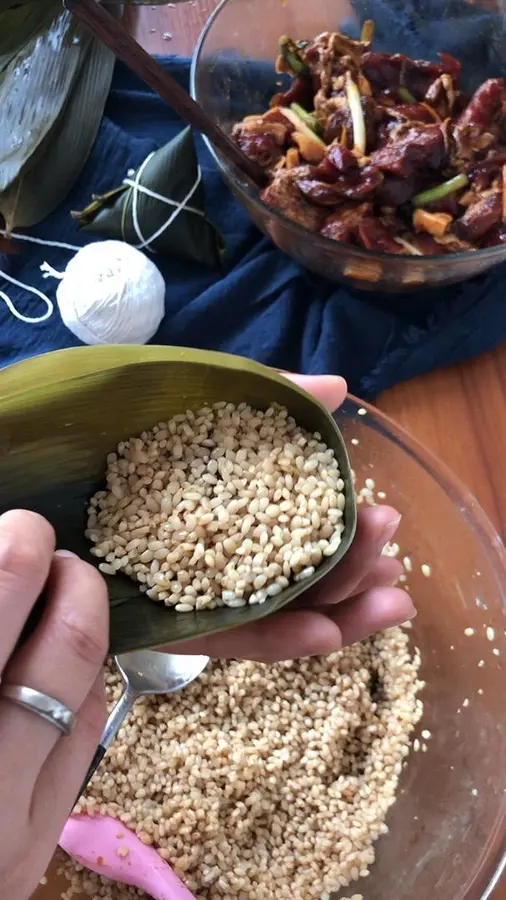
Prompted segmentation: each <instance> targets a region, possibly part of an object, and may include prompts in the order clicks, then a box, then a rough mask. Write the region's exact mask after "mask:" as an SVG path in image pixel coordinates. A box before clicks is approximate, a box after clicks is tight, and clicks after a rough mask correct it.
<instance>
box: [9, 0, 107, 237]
mask: <svg viewBox="0 0 506 900" xmlns="http://www.w3.org/2000/svg"><path fill="white" fill-rule="evenodd" d="M0 3H1V0H0ZM39 5H40V10H39ZM41 10H43V11H44V12H42V11H41ZM39 12H40V21H39V28H38V30H37V29H35V32H34V26H35V22H36V21H37V14H38V13H39ZM116 12H117V14H118V15H119V14H120V7H119V6H118V5H117V6H116ZM2 23H4V24H5V23H10V30H9V35H10V36H9V37H8V38H7V37H6V36H5V32H2V31H0V35H1V37H0V62H1V60H2V59H3V60H4V61H6V60H7V59H8V57H9V56H10V55H12V53H13V51H16V52H15V53H14V56H13V57H12V59H11V60H10V62H8V64H7V65H6V67H5V69H4V72H3V73H1V72H0V108H1V109H2V129H1V130H0V215H1V216H2V217H3V218H4V220H5V223H6V227H7V229H8V230H12V229H13V228H15V227H28V226H31V225H35V224H37V223H38V222H40V221H41V220H42V219H43V218H45V216H47V215H48V214H49V213H51V212H52V211H53V209H55V208H56V206H57V205H58V204H59V203H60V202H61V201H62V200H63V199H64V197H65V196H66V194H67V193H68V192H69V190H70V189H71V188H72V186H73V184H74V182H75V181H76V179H77V177H78V175H79V174H80V172H81V169H82V167H83V166H84V163H85V162H86V159H87V158H88V156H89V153H90V151H91V148H92V146H93V143H94V141H95V138H96V135H97V131H98V128H99V125H100V121H101V118H102V115H103V110H104V105H105V102H106V99H107V95H108V93H109V89H110V85H111V80H112V73H113V68H114V56H113V54H112V53H111V52H110V51H109V50H107V49H106V48H105V47H104V46H103V44H102V43H101V42H99V41H97V40H96V39H95V38H93V37H92V36H91V35H90V34H89V33H88V32H87V31H86V29H85V28H84V27H83V26H82V25H81V24H80V23H79V22H78V21H77V20H74V18H73V16H72V14H71V13H70V12H68V11H67V10H62V7H61V4H60V2H59V0H30V2H27V3H24V4H23V5H20V6H19V7H17V8H16V9H10V10H9V11H8V12H2V7H1V6H0V27H1V25H2ZM23 36H24V37H25V38H26V41H25V43H24V44H23ZM20 45H23V46H22V49H21V50H19V46H20ZM16 48H18V49H17V50H16ZM2 54H3V55H2ZM41 84H42V85H44V90H40V85H41Z"/></svg>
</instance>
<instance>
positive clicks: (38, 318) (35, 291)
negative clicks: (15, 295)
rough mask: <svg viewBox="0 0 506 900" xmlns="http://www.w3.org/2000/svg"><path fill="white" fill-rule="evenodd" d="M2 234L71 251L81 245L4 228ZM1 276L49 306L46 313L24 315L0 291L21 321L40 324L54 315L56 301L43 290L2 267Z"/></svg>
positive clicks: (12, 312) (10, 310)
mask: <svg viewBox="0 0 506 900" xmlns="http://www.w3.org/2000/svg"><path fill="white" fill-rule="evenodd" d="M0 234H1V235H3V236H4V237H7V238H13V239H15V240H16V241H27V242H28V243H31V244H42V246H44V247H60V248H61V249H64V250H71V251H74V250H80V247H75V246H73V244H65V243H62V242H61V241H43V240H41V238H36V237H30V235H27V234H11V233H8V232H7V231H4V230H3V229H0ZM43 265H47V263H44V264H43ZM42 268H43V266H41V269H42ZM0 276H1V277H2V278H5V280H6V281H9V282H10V283H11V284H13V285H14V286H15V287H20V288H22V289H23V290H25V291H28V293H29V294H34V295H35V296H36V297H39V298H40V299H41V300H43V301H44V303H45V304H46V307H47V308H46V312H45V313H44V315H42V316H35V317H33V316H24V315H23V313H20V312H19V311H18V310H17V309H16V307H15V306H14V304H13V302H12V300H11V299H10V297H9V296H8V295H7V294H6V293H5V291H0V299H2V300H3V301H4V303H5V305H6V306H7V309H8V310H9V312H10V313H11V314H12V315H13V316H14V317H15V318H16V319H19V320H20V321H21V322H26V323H27V324H28V325H38V323H39V322H45V321H46V319H49V318H51V316H52V315H53V312H54V303H53V301H52V300H50V299H49V297H47V296H46V294H44V292H43V291H39V289H38V288H36V287H31V286H30V285H29V284H24V283H23V282H22V281H18V279H17V278H13V277H12V275H8V274H7V272H3V271H2V270H1V269H0ZM44 277H45V278H47V277H48V276H47V275H45V276H44Z"/></svg>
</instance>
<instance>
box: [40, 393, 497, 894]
mask: <svg viewBox="0 0 506 900" xmlns="http://www.w3.org/2000/svg"><path fill="white" fill-rule="evenodd" d="M336 415H337V421H338V424H339V427H340V428H341V430H342V433H343V435H344V437H345V440H346V442H347V446H348V448H349V451H350V455H351V459H352V464H353V467H354V469H355V472H356V480H357V491H358V494H359V501H360V503H362V504H363V503H373V502H382V501H386V502H388V503H390V504H392V505H393V506H395V507H397V508H398V509H399V510H400V511H401V512H402V514H403V520H402V523H401V526H400V531H399V535H398V537H397V538H396V540H397V542H398V543H397V544H396V545H389V546H388V547H387V548H386V552H388V553H391V554H394V555H398V556H399V557H400V558H401V559H402V560H403V564H404V576H402V577H403V579H405V581H404V583H405V584H406V585H407V586H408V587H409V589H410V591H411V593H412V596H413V598H414V601H415V604H416V606H417V608H418V615H417V617H416V619H415V620H414V621H413V623H412V627H407V628H402V629H392V630H390V631H389V632H386V633H385V634H383V635H378V636H375V637H374V638H372V639H371V640H369V641H366V642H364V643H363V644H362V645H357V646H355V647H354V648H351V649H349V650H345V651H343V652H342V653H341V654H336V655H334V656H333V657H330V658H328V659H315V660H311V661H303V662H300V663H299V662H297V663H293V664H290V665H277V666H272V667H268V666H267V667H266V666H260V665H258V664H254V663H240V662H230V663H214V664H213V665H212V666H211V667H210V668H209V670H208V671H206V672H205V673H204V676H203V677H202V679H200V680H199V681H198V682H196V683H195V685H193V686H192V687H191V688H190V689H189V691H188V692H184V693H183V694H181V695H178V696H175V697H174V698H168V699H166V700H164V699H163V698H162V699H159V700H156V701H155V700H153V701H151V700H148V701H147V702H143V704H142V705H139V707H138V709H137V711H136V713H135V714H134V715H133V716H132V717H131V719H130V720H129V722H128V723H127V725H126V727H125V729H123V731H122V732H121V733H120V736H119V739H118V742H117V744H116V746H115V747H113V748H112V749H111V752H110V755H109V757H108V758H107V760H106V762H105V763H104V765H103V767H102V769H101V770H100V772H99V773H97V775H96V776H95V779H94V781H93V783H92V785H91V786H90V789H89V791H88V793H87V795H86V799H85V801H84V808H86V809H88V810H89V811H90V812H91V811H93V810H95V811H97V810H99V809H102V810H103V811H106V810H108V811H110V812H114V813H115V814H116V815H118V816H119V817H120V818H122V819H123V821H125V823H126V824H129V825H130V827H135V828H136V829H137V830H138V832H139V833H140V834H141V836H142V838H143V839H144V840H145V841H146V842H147V843H153V844H154V845H155V846H156V847H158V849H159V851H160V853H161V855H162V857H163V858H165V859H167V860H168V861H170V862H171V864H172V865H173V866H174V868H175V869H176V871H177V872H178V874H180V876H181V877H182V878H183V879H184V880H185V881H186V882H187V884H188V885H189V887H190V889H191V890H192V892H193V893H194V895H195V896H196V897H197V898H202V900H226V898H228V897H241V898H244V900H250V898H251V900H257V898H260V897H262V900H265V898H269V900H270V898H271V897H272V898H273V900H274V897H276V898H280V900H282V898H284V897H285V896H286V897H287V898H288V897H295V898H297V900H298V898H301V897H304V900H307V898H308V897H315V898H321V897H323V898H326V897H327V896H328V895H329V894H331V893H332V890H331V889H332V888H335V889H336V895H337V896H339V897H342V898H345V897H346V898H352V897H354V898H356V900H358V898H359V897H363V898H364V900H384V897H387V896H395V897H396V898H398V900H408V898H409V900H412V898H413V896H414V897H420V898H425V897H427V896H431V895H432V894H434V893H435V892H437V893H438V894H440V895H441V896H444V897H445V900H479V898H484V897H486V896H488V895H489V891H490V889H491V887H492V886H493V885H494V882H495V880H496V879H497V877H498V875H499V873H500V871H501V866H502V864H503V854H504V821H505V811H506V801H505V794H504V784H503V782H504V776H503V773H504V769H505V763H506V759H505V754H506V750H505V748H506V742H505V728H506V715H505V712H504V702H503V693H504V653H505V652H506V640H505V627H506V623H505V609H506V590H505V584H506V559H505V554H504V549H503V547H502V544H501V542H500V540H499V538H498V536H497V534H495V532H494V530H493V528H492V526H491V524H490V523H489V521H488V520H487V518H486V517H485V515H484V514H483V512H482V511H481V510H480V508H479V507H478V506H477V504H476V502H475V501H474V499H473V498H472V497H470V496H469V494H468V493H467V491H466V490H465V488H463V487H462V486H461V485H460V484H459V483H458V481H457V480H456V479H455V478H454V477H453V476H452V475H451V473H449V472H448V471H446V470H445V468H444V466H442V465H441V464H440V463H439V462H438V461H437V460H435V459H434V458H433V457H432V456H431V455H430V454H429V453H427V452H426V451H425V450H424V449H423V448H422V447H421V446H420V445H418V444H417V443H416V442H415V441H413V440H412V439H411V438H410V437H409V436H408V435H406V434H405V433H404V432H403V431H402V429H400V428H399V427H397V426H396V425H395V424H394V423H392V422H391V421H389V420H388V419H387V418H386V417H385V416H383V415H382V414H380V413H378V412H376V411H375V410H373V409H372V408H370V407H365V406H361V405H360V404H359V403H356V402H355V401H354V400H352V399H350V400H349V401H347V403H346V404H345V407H344V408H343V409H342V410H341V411H339V413H337V414H336ZM212 614H213V613H212V611H210V612H209V615H212ZM183 615H184V614H183ZM119 692H120V685H119V682H118V679H117V677H116V676H115V674H114V673H113V672H112V671H110V673H109V676H108V693H109V699H110V700H111V702H112V701H113V700H114V699H116V698H117V697H118V695H119ZM394 801H395V802H394ZM58 871H59V874H58ZM69 879H70V882H71V885H69ZM62 891H67V892H68V893H67V896H72V897H73V898H74V900H82V898H87V897H93V898H99V897H107V898H109V900H126V898H127V897H130V896H132V894H131V893H130V892H129V891H128V890H127V889H125V888H123V887H122V886H118V885H116V886H110V885H108V884H105V883H102V882H100V881H98V880H97V879H96V878H95V877H94V876H91V875H88V874H87V873H82V872H79V871H78V868H77V867H76V866H75V865H74V864H73V863H72V862H69V861H68V860H65V859H64V858H63V857H61V856H60V857H59V858H58V859H57V860H56V861H55V863H54V865H53V867H52V869H51V871H50V872H49V873H48V881H47V884H44V885H41V887H40V888H39V890H38V891H37V893H36V898H37V900H57V898H59V897H61V895H62ZM134 896H135V895H134Z"/></svg>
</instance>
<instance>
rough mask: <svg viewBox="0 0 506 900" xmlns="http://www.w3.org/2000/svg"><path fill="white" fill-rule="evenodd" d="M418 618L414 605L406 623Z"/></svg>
mask: <svg viewBox="0 0 506 900" xmlns="http://www.w3.org/2000/svg"><path fill="white" fill-rule="evenodd" d="M416 616H417V610H416V609H415V607H414V606H413V605H412V606H411V609H410V612H409V615H408V616H406V622H411V619H415V618H416Z"/></svg>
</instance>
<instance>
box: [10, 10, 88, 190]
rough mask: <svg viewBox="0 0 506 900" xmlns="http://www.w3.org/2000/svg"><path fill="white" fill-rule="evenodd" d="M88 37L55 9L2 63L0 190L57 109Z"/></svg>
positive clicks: (23, 163)
mask: <svg viewBox="0 0 506 900" xmlns="http://www.w3.org/2000/svg"><path fill="white" fill-rule="evenodd" d="M92 40H93V38H92V37H91V35H90V34H89V33H87V32H86V29H84V28H83V27H82V26H81V24H80V23H79V22H78V21H77V20H74V18H73V16H72V14H71V13H70V12H68V10H63V11H62V10H60V11H58V12H57V13H56V14H55V15H54V17H52V21H51V22H50V24H49V25H48V26H47V28H45V29H44V31H43V32H41V33H40V34H38V35H36V36H35V37H34V38H32V40H31V41H29V42H28V44H27V45H26V46H25V47H24V48H23V50H22V51H21V52H20V53H19V54H18V55H17V56H16V57H15V58H14V59H13V60H12V61H11V63H10V64H9V66H8V67H7V69H6V72H5V78H4V80H3V82H2V84H1V85H0V109H1V110H2V128H1V129H0V192H1V191H4V190H5V189H6V188H7V187H9V185H10V184H12V182H13V181H14V180H15V179H16V178H18V177H19V175H21V174H22V172H23V170H24V168H25V167H26V166H27V164H29V161H30V159H31V157H32V155H33V153H34V152H35V151H36V150H37V149H38V147H40V145H41V143H42V142H43V141H44V139H45V138H46V137H47V135H48V134H49V133H50V131H51V129H52V128H53V126H54V124H55V122H56V121H57V120H58V118H59V116H60V115H61V113H62V112H63V110H64V108H65V104H66V103H67V100H68V97H69V92H70V90H71V89H72V87H73V84H74V81H75V79H76V77H77V76H78V75H79V72H80V68H81V64H82V61H83V59H84V58H85V57H86V54H87V51H88V48H89V47H90V45H91V42H92Z"/></svg>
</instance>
